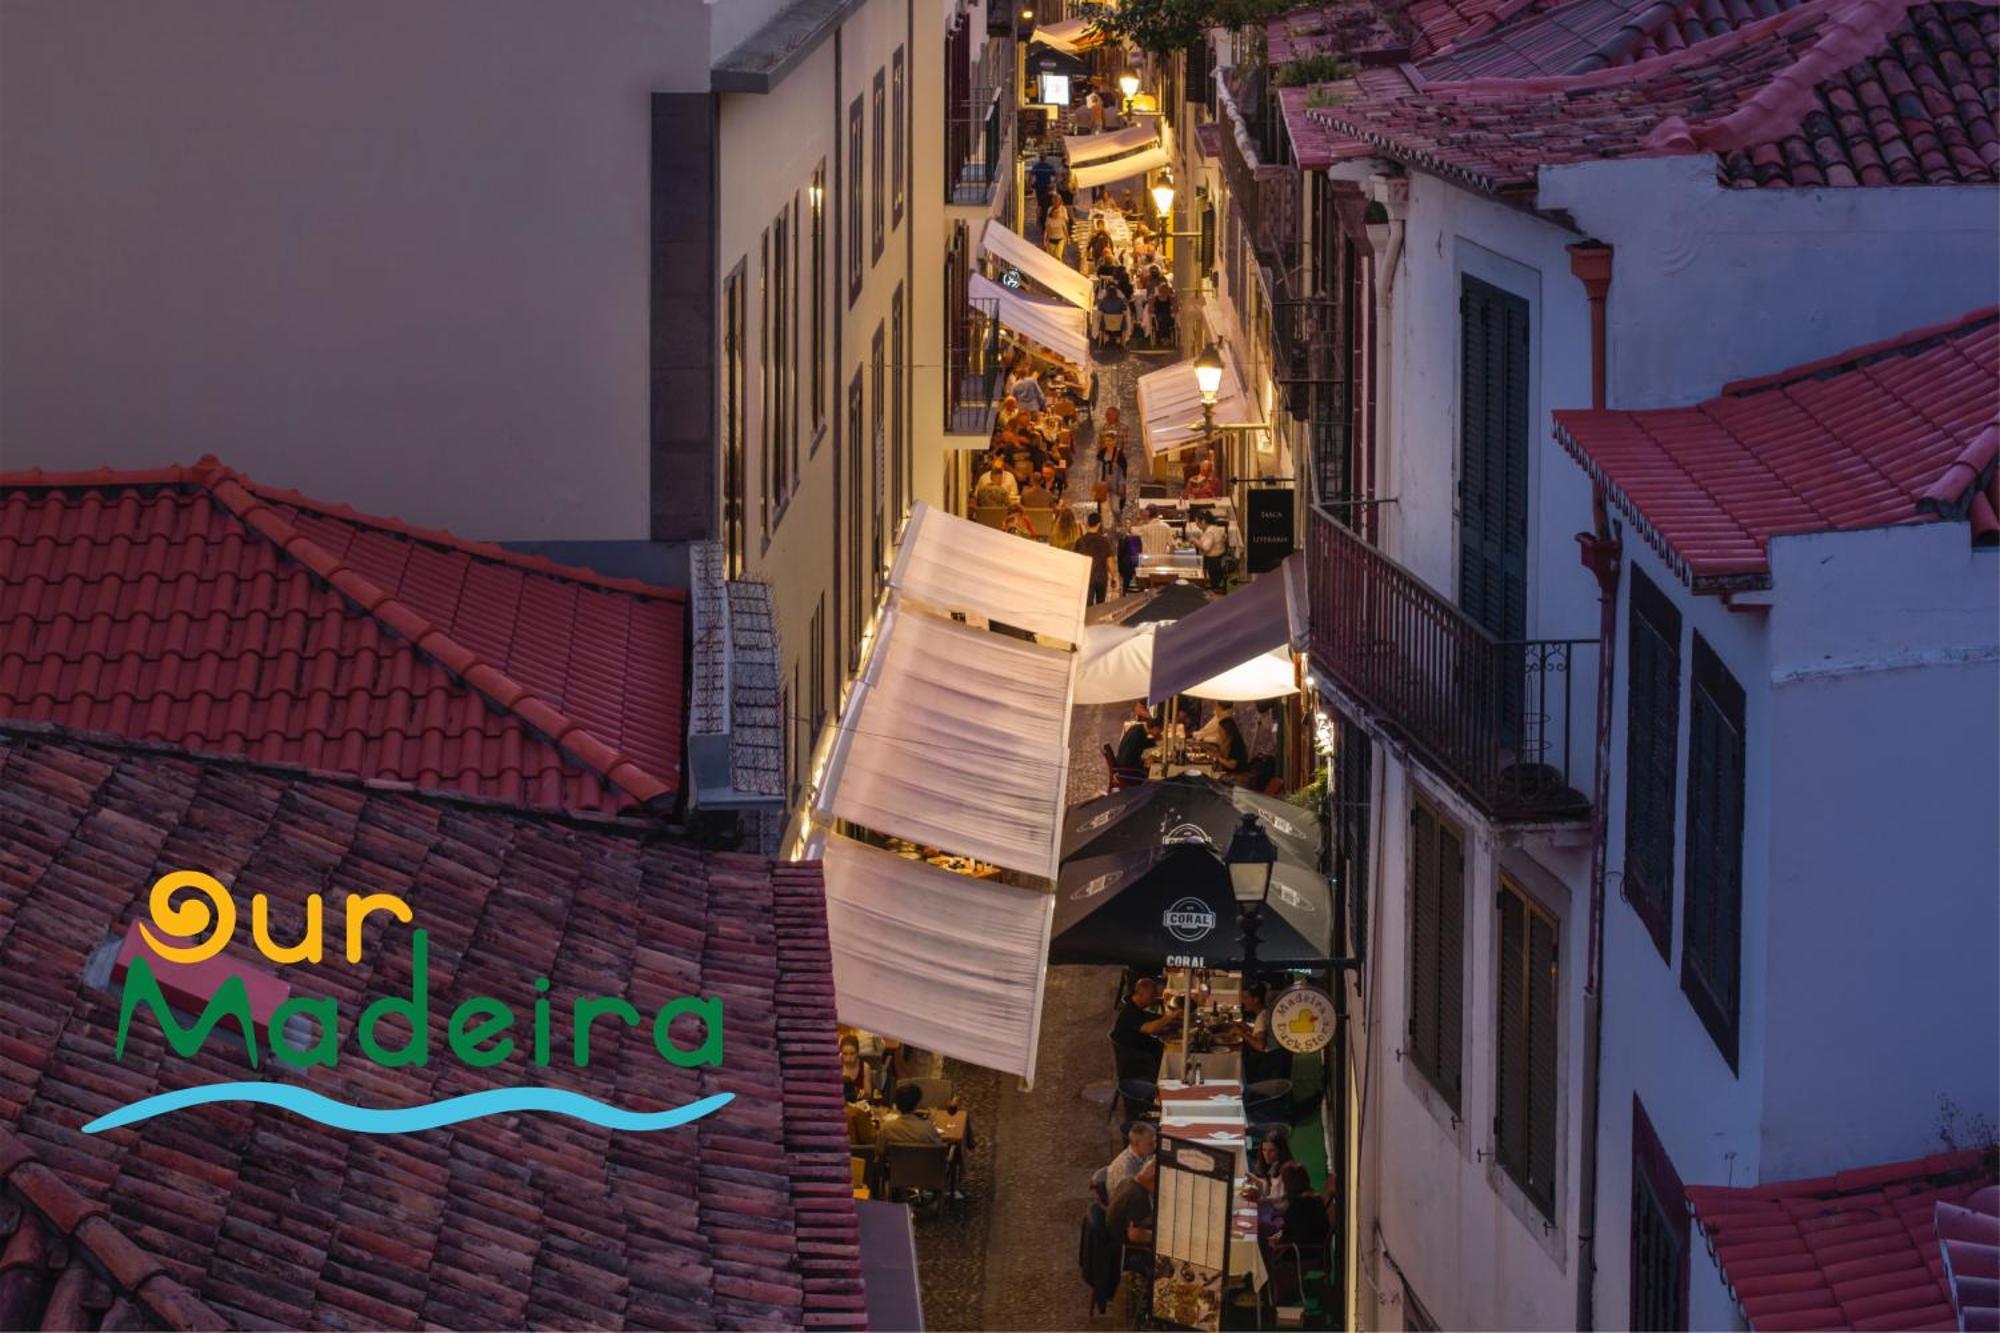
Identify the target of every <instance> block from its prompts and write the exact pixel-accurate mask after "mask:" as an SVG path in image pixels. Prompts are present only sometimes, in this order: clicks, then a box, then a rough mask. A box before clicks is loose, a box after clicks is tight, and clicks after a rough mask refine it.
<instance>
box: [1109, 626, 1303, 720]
mask: <svg viewBox="0 0 2000 1333" xmlns="http://www.w3.org/2000/svg"><path fill="white" fill-rule="evenodd" d="M1159 628H1160V626H1158V625H1157V624H1140V625H1091V626H1089V627H1088V628H1086V629H1085V630H1084V632H1083V644H1082V646H1081V647H1080V648H1079V650H1078V652H1077V663H1076V701H1077V703H1079V704H1115V703H1124V702H1126V701H1127V700H1131V699H1144V698H1147V697H1148V695H1150V694H1151V692H1152V679H1153V655H1154V652H1155V647H1156V642H1157V635H1156V633H1155V631H1157V630H1158V629H1159ZM1298 688H1299V683H1298V671H1297V668H1296V667H1294V666H1293V664H1292V655H1291V653H1290V652H1289V651H1287V650H1286V649H1283V648H1273V649H1271V650H1270V651H1268V652H1262V653H1255V654H1252V655H1251V656H1249V657H1247V658H1245V659H1244V660H1243V661H1241V662H1238V663H1236V664H1235V665H1233V666H1230V667H1228V668H1225V669H1224V670H1223V671H1221V672H1220V673H1218V674H1216V675H1214V676H1211V677H1210V678H1208V679H1207V680H1203V681H1199V682H1197V683H1196V684H1193V685H1190V686H1188V687H1187V688H1186V689H1184V690H1181V691H1179V693H1181V694H1187V695H1192V696H1193V697H1195V698H1197V699H1227V700H1229V701H1230V702H1232V703H1248V702H1250V701H1252V700H1256V699H1276V698H1280V697H1282V696H1284V695H1288V694H1295V693H1297V692H1298Z"/></svg>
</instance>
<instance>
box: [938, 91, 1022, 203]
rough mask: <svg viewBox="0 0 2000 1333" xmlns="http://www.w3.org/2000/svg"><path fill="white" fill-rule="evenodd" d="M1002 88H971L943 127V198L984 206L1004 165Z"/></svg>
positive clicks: (1005, 105)
mask: <svg viewBox="0 0 2000 1333" xmlns="http://www.w3.org/2000/svg"><path fill="white" fill-rule="evenodd" d="M1004 91H1005V90H1004V89H1002V88H986V87H975V88H973V89H972V91H971V92H970V93H969V94H968V95H967V97H966V99H965V101H964V102H962V103H960V104H958V105H956V106H954V107H952V108H951V113H950V115H948V116H947V117H946V119H945V127H944V201H945V203H946V204H948V205H950V206H952V207H954V208H984V207H985V206H986V205H988V204H990V203H992V202H993V188H994V186H995V185H996V184H997V183H998V182H999V181H1000V178H1001V176H1002V175H1003V174H1004V171H1003V168H1004V166H1005V164H1006V160H1007V154H1006V142H1005V140H1006V129H1007V101H1006V99H1005V98H1004V97H1002V96H1001V94H1002V92H1004Z"/></svg>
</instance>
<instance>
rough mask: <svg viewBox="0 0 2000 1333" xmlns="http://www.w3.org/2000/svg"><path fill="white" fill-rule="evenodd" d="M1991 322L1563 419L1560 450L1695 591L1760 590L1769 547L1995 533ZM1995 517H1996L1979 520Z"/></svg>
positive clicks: (1996, 396) (1997, 376) (1981, 315)
mask: <svg viewBox="0 0 2000 1333" xmlns="http://www.w3.org/2000/svg"><path fill="white" fill-rule="evenodd" d="M1996 417H2000V310H1996V309H1994V308H1988V309H1986V310H1981V311H1975V312H1974V313H1972V314H1969V315H1967V316H1965V317H1964V318H1962V319H1959V320H1955V321H1953V322H1952V323H1950V324H1945V325H1939V326H1935V327H1932V328H1926V329H1919V330H1916V331H1914V332H1912V333H1909V334H1906V335H1904V336H1902V337H1899V338H1895V339H1890V340H1888V341H1887V342H1883V343H1876V344H1872V345H1870V346H1867V347H1861V348H1855V349H1853V350H1851V351H1848V352H1844V353H1841V354H1839V355H1838V356H1834V357H1830V358H1827V359H1825V360H1821V361H1816V362H1812V363H1810V364H1808V365H1804V366H1798V367H1794V368H1793V369H1791V370H1787V371H1783V372H1781V373H1779V374H1777V375H1771V376H1765V377H1762V378H1760V379H1755V380H1744V381H1740V382H1737V383H1734V384H1729V385H1725V386H1724V388H1723V391H1722V393H1721V395H1720V396H1718V397H1716V398H1712V399H1709V400H1708V401H1707V402H1704V403H1700V404H1697V405H1695V406H1693V407H1686V408H1664V409H1658V410H1654V411H1646V412H1614V411H1604V412H1589V411H1577V412H1557V413H1556V414H1555V422H1556V426H1555V433H1556V439H1557V440H1558V441H1560V442H1561V443H1562V445H1563V447H1564V448H1566V449H1567V450H1569V452H1570V454H1571V456H1572V457H1574V458H1575V459H1576V460H1577V462H1578V463H1579V464H1581V465H1582V466H1583V468H1584V469H1585V470H1586V471H1587V472H1589V473H1590V474H1591V475H1592V476H1593V477H1595V478H1597V479H1599V480H1601V481H1603V482H1604V483H1605V484H1606V485H1607V486H1608V487H1609V488H1610V489H1611V492H1612V494H1613V497H1614V499H1615V500H1616V501H1617V503H1618V504H1619V506H1620V508H1621V509H1622V510H1623V511H1624V512H1625V514H1626V516H1627V517H1628V518H1629V519H1630V520H1631V522H1632V523H1633V524H1634V526H1636V527H1637V528H1638V529H1639V530H1640V532H1641V533H1642V534H1643V535H1644V536H1645V537H1646V539H1647V541H1648V542H1649V543H1650V544H1651V545H1652V546H1653V547H1654V548H1655V549H1656V550H1657V551H1658V552H1659V553H1660V555H1661V557H1662V558H1663V559H1665V560H1666V561H1667V562H1668V563H1669V564H1670V565H1672V566H1673V567H1674V568H1675V569H1676V570H1677V571H1679V572H1680V574H1681V576H1682V577H1683V578H1685V579H1687V580H1689V582H1690V583H1691V584H1692V586H1694V587H1695V588H1696V589H1697V590H1702V589H1705V588H1710V589H1712V588H1722V587H1727V586H1731V585H1732V583H1735V584H1743V585H1755V584H1758V583H1760V582H1763V583H1767V582H1768V581H1769V574H1770V562H1769V546H1770V540H1771V538H1772V537H1775V536H1781V535H1784V534H1788V533H1801V532H1827V531H1838V530H1844V529H1853V528H1864V527H1879V526H1884V525H1888V524H1896V523H1915V522H1924V521H1927V520H1931V519H1938V518H1945V519H1961V518H1962V519H1965V520H1967V521H1968V523H1969V524H1970V527H1971V535H1972V538H1973V540H1975V541H1987V540H1991V539H1992V537H1993V535H1994V533H1993V530H1992V529H1991V528H1989V527H1988V526H1987V525H1985V524H1984V523H1982V520H1981V518H1980V517H1979V512H1978V511H1979V506H1980V503H1981V502H1982V501H1984V502H1986V503H1987V504H1988V505H1989V506H1990V493H1991V492H1992V491H1993V488H1994V486H1995V474H1996V470H2000V469H1996V466H1995V453H1996V451H2000V431H1997V430H1996V429H1995V424H1994V423H1995V420H1996ZM1988 512H1990V508H1989V510H1988Z"/></svg>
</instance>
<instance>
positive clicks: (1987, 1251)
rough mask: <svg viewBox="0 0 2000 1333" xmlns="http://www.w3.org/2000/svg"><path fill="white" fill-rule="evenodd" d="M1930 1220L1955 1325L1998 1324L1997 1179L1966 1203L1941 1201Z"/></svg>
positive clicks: (1999, 1249) (1992, 1326)
mask: <svg viewBox="0 0 2000 1333" xmlns="http://www.w3.org/2000/svg"><path fill="white" fill-rule="evenodd" d="M1933 1224H1934V1226H1935V1227H1936V1229H1937V1238H1938V1249H1939V1250H1940V1251H1941V1252H1942V1253H1943V1255H1944V1280H1945V1287H1946V1289H1947V1290H1949V1291H1950V1292H1951V1303H1952V1306H1953V1308H1954V1309H1956V1310H1957V1311H1958V1326H1959V1327H1960V1328H1964V1329H1974V1328H1976V1329H2000V1185H1988V1186H1987V1187H1986V1188H1985V1189H1982V1190H1980V1191H1978V1192H1977V1193H1975V1194H1974V1195H1973V1196H1972V1197H1971V1198H1970V1199H1967V1200H1966V1201H1965V1206H1964V1207H1960V1206H1959V1205H1958V1204H1955V1203H1940V1204H1939V1205H1938V1206H1937V1212H1936V1213H1935V1214H1934V1215H1933Z"/></svg>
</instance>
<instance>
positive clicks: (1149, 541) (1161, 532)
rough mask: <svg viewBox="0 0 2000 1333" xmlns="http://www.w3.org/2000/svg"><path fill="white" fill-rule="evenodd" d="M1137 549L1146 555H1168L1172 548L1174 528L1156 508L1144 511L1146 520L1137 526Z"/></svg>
mask: <svg viewBox="0 0 2000 1333" xmlns="http://www.w3.org/2000/svg"><path fill="white" fill-rule="evenodd" d="M1138 533H1139V549H1140V550H1141V551H1143V552H1145V553H1146V554H1147V555H1169V554H1171V553H1172V552H1173V549H1174V530H1173V528H1172V526H1171V525H1169V524H1168V522H1167V520H1165V519H1164V518H1161V517H1160V511H1159V510H1157V509H1148V510H1147V511H1146V521H1145V522H1144V523H1141V524H1140V525H1139V528H1138Z"/></svg>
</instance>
